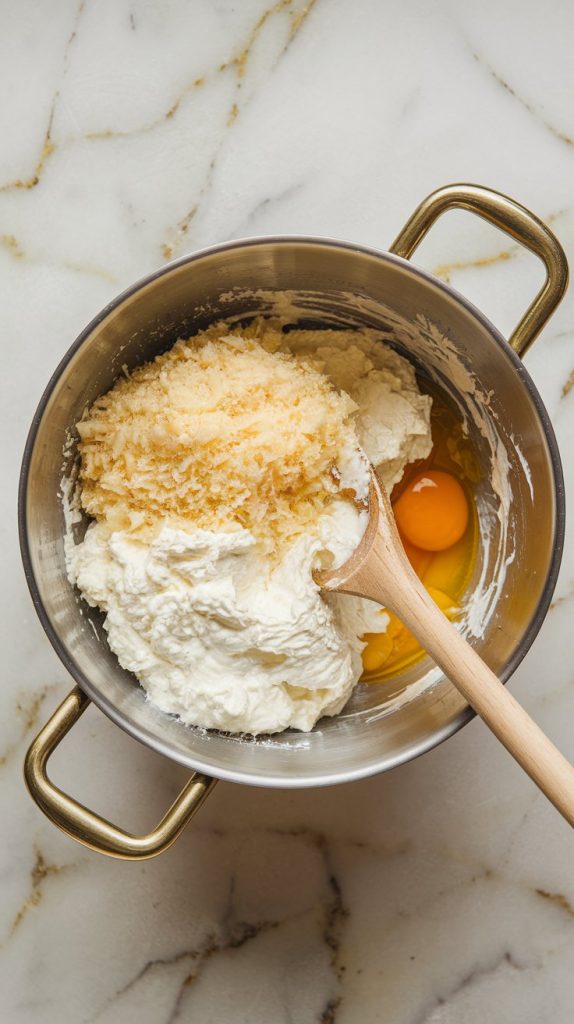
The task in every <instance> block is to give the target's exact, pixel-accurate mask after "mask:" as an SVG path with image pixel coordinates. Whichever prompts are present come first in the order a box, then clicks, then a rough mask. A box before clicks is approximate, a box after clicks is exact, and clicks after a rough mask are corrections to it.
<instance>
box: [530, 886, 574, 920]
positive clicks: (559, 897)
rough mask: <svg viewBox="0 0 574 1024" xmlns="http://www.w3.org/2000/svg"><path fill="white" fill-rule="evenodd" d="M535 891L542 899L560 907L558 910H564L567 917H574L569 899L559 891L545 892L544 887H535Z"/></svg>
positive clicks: (573, 907)
mask: <svg viewBox="0 0 574 1024" xmlns="http://www.w3.org/2000/svg"><path fill="white" fill-rule="evenodd" d="M535 891H536V894H537V895H538V896H541V897H542V899H543V900H548V902H549V903H553V904H554V906H555V907H560V910H564V911H565V913H566V914H568V916H569V917H574V906H572V904H571V902H570V900H569V899H567V897H566V896H564V895H563V894H562V893H561V892H547V890H546V889H536V890H535Z"/></svg>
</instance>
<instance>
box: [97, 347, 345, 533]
mask: <svg viewBox="0 0 574 1024" xmlns="http://www.w3.org/2000/svg"><path fill="white" fill-rule="evenodd" d="M226 331H227V333H226ZM281 337H282V336H281V334H280V333H279V332H277V331H273V330H270V331H269V332H267V333H266V332H265V330H263V331H262V330H255V331H252V332H251V336H250V335H249V332H246V331H245V330H243V331H242V332H241V333H239V332H238V333H233V332H231V333H228V329H225V328H220V329H219V331H217V330H214V329H213V328H210V330H209V331H206V332H204V333H203V334H200V335H197V336H196V337H194V338H191V339H189V340H187V341H178V342H177V343H176V344H175V346H174V347H173V348H172V349H171V350H170V351H168V352H166V353H164V354H163V355H160V356H158V357H157V358H156V359H155V360H154V361H153V362H151V363H148V364H146V365H144V366H142V367H140V368H138V369H136V370H135V371H134V372H133V373H132V374H131V375H130V376H129V377H127V378H123V379H120V380H119V381H118V382H117V383H116V384H115V385H114V387H113V388H112V389H111V390H110V391H109V392H108V393H107V394H105V395H103V396H102V397H100V398H98V399H97V400H96V402H94V404H93V405H92V406H91V408H90V409H89V410H88V411H87V412H86V414H85V415H84V417H83V418H82V420H81V421H80V422H79V423H78V424H77V429H78V432H79V435H80V444H79V450H80V455H81V473H80V479H81V485H82V491H81V502H82V505H83V507H84V509H85V510H86V512H88V513H89V514H90V515H92V516H94V517H95V518H96V519H98V520H100V521H105V522H106V523H107V524H108V525H109V527H110V529H112V530H119V529H134V530H142V529H146V528H148V527H152V528H153V527H157V525H158V524H159V523H160V522H161V523H165V521H166V520H167V521H170V522H171V523H174V524H176V525H182V526H184V527H185V526H187V527H188V528H189V526H190V525H191V526H193V527H194V528H204V529H210V530H218V529H230V528H231V529H233V527H234V524H236V525H239V526H242V527H244V528H246V529H248V530H250V531H252V533H253V534H254V536H255V537H256V538H257V540H259V541H261V542H262V543H263V544H264V546H265V547H266V548H268V549H273V548H277V547H278V546H280V547H283V546H284V545H285V544H286V543H290V542H291V541H293V540H294V539H295V538H296V537H297V536H299V535H300V534H301V533H302V532H304V531H306V529H308V528H309V527H310V525H311V524H314V523H316V521H317V518H318V516H319V515H320V514H321V513H322V512H323V511H325V510H326V509H327V507H328V506H329V504H330V503H331V501H332V500H333V495H334V494H335V493H336V492H337V490H338V476H337V460H338V457H339V456H340V453H341V452H343V451H347V452H348V451H349V450H353V449H355V448H356V446H357V436H356V433H355V427H354V425H353V418H352V414H353V413H354V412H355V410H356V405H355V403H354V402H353V401H352V399H350V398H349V396H348V395H347V394H345V393H340V392H338V391H337V390H336V389H335V388H334V386H333V385H332V384H331V383H330V381H329V380H328V379H327V378H326V377H325V376H324V375H323V374H322V373H321V372H320V370H319V368H318V366H316V365H314V364H313V361H312V359H310V358H309V357H307V358H301V357H295V356H294V355H292V354H291V353H286V352H278V351H277V348H278V345H279V344H280V343H281Z"/></svg>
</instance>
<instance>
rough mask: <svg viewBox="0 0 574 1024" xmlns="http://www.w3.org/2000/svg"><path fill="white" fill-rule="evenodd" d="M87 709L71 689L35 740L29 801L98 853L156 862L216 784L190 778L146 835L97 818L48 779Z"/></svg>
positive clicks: (27, 766) (28, 769)
mask: <svg viewBox="0 0 574 1024" xmlns="http://www.w3.org/2000/svg"><path fill="white" fill-rule="evenodd" d="M89 704H90V700H89V698H88V697H86V695H85V694H84V693H83V692H82V690H80V689H79V687H77V686H75V687H74V689H73V690H72V691H71V692H70V693H69V694H68V696H67V697H66V699H65V700H64V701H62V703H61V704H60V706H59V708H57V709H56V711H55V712H54V714H53V715H52V717H51V718H50V719H49V721H48V722H46V725H45V726H44V728H43V729H42V730H41V732H39V733H38V735H37V736H36V739H35V740H34V742H33V743H32V744H31V746H30V749H29V750H28V753H27V754H26V759H25V761H24V777H25V779H26V785H27V786H28V789H29V791H30V795H31V796H32V798H33V799H34V800H35V801H36V803H37V804H38V807H39V808H40V809H41V810H42V811H43V812H44V814H45V815H46V816H47V817H48V818H50V820H51V821H53V822H54V824H55V825H57V826H58V828H61V829H62V831H63V832H66V833H67V835H69V836H71V838H72V839H76V840H77V841H78V842H79V843H83V844H84V846H88V847H89V848H90V849H91V850H95V851H96V852H97V853H105V854H107V856H108V857H118V858H120V859H122V860H147V859H149V858H150V857H157V855H158V854H159V853H163V851H164V850H167V849H168V847H170V846H171V844H172V843H173V842H175V840H176V839H177V837H178V836H179V835H180V833H181V832H183V830H184V828H185V827H186V825H187V824H188V822H189V821H190V820H191V818H192V817H193V815H194V814H195V812H196V811H197V810H199V808H200V807H201V805H202V803H203V801H204V800H205V798H206V796H207V794H208V793H209V792H210V790H211V789H212V788H213V786H214V785H215V783H216V781H217V780H216V779H210V778H209V777H208V776H207V775H199V774H197V773H196V774H195V775H192V777H191V779H190V780H189V782H187V783H186V785H185V786H184V787H183V789H182V791H181V793H180V794H179V796H178V797H177V798H176V799H175V800H174V802H173V804H172V805H171V807H170V808H169V810H168V812H167V814H165V815H164V817H163V818H162V819H161V821H160V823H159V825H157V826H156V828H154V829H153V831H152V832H149V833H148V834H147V835H143V836H136V835H132V834H131V833H130V832H124V831H123V830H122V829H121V828H118V827H117V826H116V825H112V824H111V822H109V821H106V819H105V818H100V817H99V816H98V815H97V814H94V812H93V811H90V810H88V808H87V807H84V806H83V804H80V803H78V801H77V800H74V799H73V797H71V796H68V795H67V794H66V793H63V792H62V790H61V789H58V787H57V786H55V785H54V783H53V782H50V779H49V778H48V775H47V773H46V766H47V763H48V759H49V757H50V755H51V754H52V753H53V751H54V750H55V749H56V747H57V746H58V744H59V743H60V742H61V740H63V738H64V736H65V735H66V733H68V732H69V731H70V729H71V728H72V726H73V725H75V724H76V722H77V721H78V719H79V718H80V715H82V714H83V713H84V711H85V710H86V708H87V707H88V705H89Z"/></svg>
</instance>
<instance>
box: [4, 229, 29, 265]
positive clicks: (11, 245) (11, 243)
mask: <svg viewBox="0 0 574 1024" xmlns="http://www.w3.org/2000/svg"><path fill="white" fill-rule="evenodd" d="M0 245H1V246H2V248H3V249H7V250H8V252H9V253H10V255H11V256H13V257H14V259H15V260H21V259H23V258H24V250H23V249H22V246H21V245H20V243H19V241H18V239H17V238H16V237H15V235H0Z"/></svg>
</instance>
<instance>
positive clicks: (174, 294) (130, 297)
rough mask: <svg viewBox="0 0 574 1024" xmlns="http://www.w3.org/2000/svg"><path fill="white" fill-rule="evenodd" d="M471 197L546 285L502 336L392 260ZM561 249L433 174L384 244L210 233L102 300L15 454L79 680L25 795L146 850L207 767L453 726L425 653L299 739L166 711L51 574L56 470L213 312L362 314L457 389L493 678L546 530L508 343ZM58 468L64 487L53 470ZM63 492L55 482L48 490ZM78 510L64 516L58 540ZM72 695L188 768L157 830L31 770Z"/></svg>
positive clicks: (523, 329) (527, 337)
mask: <svg viewBox="0 0 574 1024" xmlns="http://www.w3.org/2000/svg"><path fill="white" fill-rule="evenodd" d="M455 207H456V208H462V209H465V210H468V211H472V212H474V213H476V214H478V215H480V216H482V217H484V218H486V219H487V220H489V221H490V222H491V223H493V224H495V225H497V226H498V227H500V228H502V229H503V230H505V231H506V232H507V233H509V234H510V235H511V236H512V237H513V238H514V239H515V240H517V241H518V242H520V243H522V244H523V245H525V246H527V247H528V248H529V249H531V250H532V251H533V252H534V253H536V254H537V255H538V256H539V257H540V258H541V260H542V261H543V263H544V264H545V268H546V280H545V283H544V286H543V287H542V289H541V291H540V293H539V294H538V295H537V297H536V298H535V300H534V301H533V303H532V305H531V306H530V308H529V309H528V311H527V312H526V314H525V315H524V317H523V319H522V321H521V322H520V324H519V325H518V327H517V328H516V330H515V331H514V333H513V335H512V336H511V337H510V339H509V341H506V340H505V339H504V338H503V337H502V335H501V334H500V332H499V331H498V330H497V329H496V328H495V327H494V326H493V325H492V324H491V323H490V322H489V321H488V320H487V319H486V317H485V316H484V315H483V314H482V313H481V312H480V311H479V310H477V309H476V308H475V307H474V306H472V305H471V304H470V303H469V302H468V301H467V300H466V299H464V298H463V297H462V296H461V295H459V294H458V293H457V292H455V291H454V290H453V289H452V288H450V287H448V286H447V285H446V284H444V283H443V282H442V281H440V280H437V279H436V278H435V277H433V276H432V275H430V274H428V273H425V272H424V271H422V270H420V269H418V268H417V267H415V266H413V265H412V264H411V263H410V262H409V257H410V256H411V254H412V252H413V251H414V249H415V247H416V246H417V244H418V243H419V241H420V240H421V239H422V237H423V236H424V235H425V234H426V232H427V230H428V229H429V227H430V226H431V224H432V223H433V221H434V220H435V219H436V218H437V217H438V216H439V215H440V214H442V213H443V212H444V211H445V210H448V209H451V208H455ZM567 276H568V271H567V264H566V260H565V256H564V253H563V251H562V249H561V247H560V245H559V243H558V242H557V240H556V239H555V237H554V236H553V234H552V233H551V232H550V231H549V230H548V228H547V227H546V226H545V225H544V224H543V223H542V222H541V221H540V220H538V218H536V217H535V216H534V215H533V214H531V213H529V212H528V211H527V210H525V209H524V208H523V207H522V206H519V205H518V204H517V203H515V202H513V201H512V200H511V199H508V198H507V197H505V196H502V195H500V194H499V193H496V192H493V191H491V190H488V189H484V188H481V187H479V186H475V185H451V186H448V187H446V188H443V189H439V190H438V191H437V192H434V193H433V194H432V195H430V196H429V197H428V198H427V199H426V200H424V202H423V203H422V204H421V205H420V206H419V207H418V209H417V210H416V211H415V213H414V214H413V216H412V217H411V219H410V220H409V221H408V223H407V224H406V226H405V227H404V229H403V231H402V232H401V233H400V235H399V236H398V238H397V239H396V241H395V242H394V244H393V245H392V246H391V249H390V251H389V252H380V251H376V250H373V249H368V248H365V247H362V246H359V245H354V244H349V243H346V242H341V241H337V240H333V239H327V238H310V237H291V236H281V237H264V238H249V239H244V240H241V241H235V242H230V243H226V244H223V245H217V246H214V247H213V248H209V249H205V250H203V251H201V252H196V253H194V254H192V255H190V256H186V257H184V258H183V259H180V260H177V261H176V262H174V263H171V264H169V265H168V266H165V267H163V268H162V269H161V270H158V271H157V272H156V273H154V274H152V275H150V276H149V277H146V278H145V279H144V280H142V281H140V282H138V283H137V284H135V285H134V286H133V287H131V288H129V289H128V290H127V291H125V292H124V293H123V294H122V295H120V296H119V297H118V298H117V299H115V300H114V301H113V302H111V303H110V304H109V305H108V306H107V307H106V308H105V309H104V310H102V312H101V313H100V314H99V315H98V316H97V317H96V318H95V319H94V320H93V321H92V323H91V324H89V326H88V327H87V328H86V329H85V331H83V332H82V334H81V335H80V337H79V338H78V339H77V341H76V342H75V343H74V344H73V345H72V347H71V348H70V350H69V352H68V353H67V354H66V356H65V357H64V359H63V360H62V362H61V363H60V365H59V366H58V368H57V369H56V371H55V373H54V375H53V377H52V379H51V380H50V382H49V384H48V386H47V388H46V391H45V393H44V395H43V397H42V400H41V402H40V405H39V407H38V410H37V412H36V414H35V416H34V420H33V423H32V426H31V430H30V434H29V437H28V441H27V444H26V450H25V454H24V460H23V466H22V475H21V486H20V507H19V515H20V536H21V546H22V555H23V561H24V567H25V571H26V576H27V580H28V584H29V587H30V591H31V594H32V599H33V601H34V604H35V607H36V611H37V613H38V615H39V617H40V619H41V621H42V624H43V626H44V628H45V630H46V632H47V634H48V637H49V639H50V641H51V642H52V644H53V646H54V648H55V649H56V651H57V653H58V655H59V657H60V658H61V660H62V662H63V663H64V665H65V666H66V668H67V669H68V671H69V672H70V674H71V675H72V676H73V678H74V679H75V681H76V683H77V684H78V685H77V686H76V687H75V688H74V689H73V690H72V692H71V693H70V694H69V695H68V697H67V698H66V699H65V701H64V702H63V703H62V704H61V706H60V707H59V708H58V710H57V711H56V712H55V714H54V715H53V717H52V718H51V719H50V721H49V722H48V723H47V725H46V726H45V727H44V728H43V729H42V731H41V732H40V734H39V735H38V737H37V738H36V739H35V741H34V742H33V743H32V745H31V747H30V750H29V751H28V754H27V757H26V762H25V775H26V781H27V784H28V787H29V790H30V792H31V794H32V796H33V798H34V799H35V800H36V802H37V803H38V804H39V806H40V807H41V808H42V810H43V811H44V812H45V813H46V814H47V815H48V817H50V818H51V819H52V821H54V822H55V823H56V824H57V825H58V826H59V827H61V828H62V829H63V830H64V831H65V832H67V833H68V834H69V835H70V836H73V837H74V838H75V839H77V840H79V841H80V842H82V843H84V844H86V845H87V846H90V847H91V848H93V849H96V850H99V851H101V852H103V853H107V854H110V855H112V856H117V857H123V858H126V859H130V858H134V859H135V858H142V857H151V856H154V855H155V854H157V853H159V852H161V851H162V850H163V849H165V848H167V847H168V846H169V845H170V844H171V843H172V842H173V840H174V839H175V838H176V836H177V835H178V834H179V833H180V832H181V830H182V829H183V827H184V826H185V825H186V824H187V822H188V821H189V819H190V818H191V816H192V814H193V813H194V812H195V811H196V810H197V808H198V807H199V805H200V803H201V802H202V800H203V799H204V797H205V796H206V794H207V793H208V791H209V789H210V787H211V786H212V785H213V783H214V781H215V780H216V779H226V780H229V781H233V782H243V783H251V784H254V785H262V786H275V787H284V788H289V787H302V786H320V785H328V784H332V783H340V782H348V781H349V780H353V779H359V778H362V777H364V776H368V775H372V774H374V773H376V772H381V771H386V770H388V769H390V768H393V767H394V766H396V765H399V764H402V763H403V762H405V761H409V760H411V759H412V758H414V757H417V756H418V755H419V754H422V753H423V752H424V751H426V750H429V749H430V748H431V747H434V746H436V744H438V743H440V742H442V740H444V739H446V738H447V737H448V736H451V735H452V734H453V733H454V732H455V731H456V730H457V729H459V728H460V727H461V726H462V725H464V724H465V722H467V721H468V720H469V719H470V717H471V715H472V711H471V709H470V708H469V707H468V706H466V705H465V704H464V701H463V699H462V698H461V697H460V695H459V694H458V692H457V691H456V690H455V689H454V687H453V686H452V685H451V684H450V683H449V682H448V680H446V679H445V678H444V677H442V676H441V675H440V673H439V672H438V670H437V669H436V667H434V666H433V665H432V664H431V663H430V662H429V661H428V659H426V660H423V661H421V662H420V663H419V664H418V665H417V666H415V667H414V668H411V669H410V670H409V672H407V673H406V674H403V675H402V676H398V677H397V678H396V679H394V680H393V681H392V682H391V683H389V682H386V683H384V684H383V683H381V684H379V685H368V686H367V685H363V686H359V687H358V688H357V690H356V692H355V695H354V696H353V698H352V699H351V701H350V703H349V705H348V707H347V708H346V709H345V710H344V712H343V713H342V714H340V715H338V716H337V717H335V718H325V719H322V720H321V721H320V722H319V723H318V724H317V726H316V727H315V729H314V730H313V731H312V732H311V733H308V734H306V733H305V734H304V733H298V732H295V731H287V732H284V733H280V734H278V735H274V736H266V737H259V738H253V737H238V736H231V735H226V734H223V733H218V732H206V731H202V730H199V729H194V728H189V727H186V726H184V725H183V724H182V723H181V722H179V721H178V720H176V719H175V718H172V717H169V716H168V715H166V714H164V713H162V712H161V711H159V710H157V709H156V708H155V707H154V706H153V705H152V704H150V703H149V702H147V701H146V699H145V693H144V691H143V689H142V688H141V687H140V686H139V685H138V684H137V682H136V680H135V679H134V677H133V676H131V675H130V674H129V673H127V672H125V671H124V670H123V669H122V668H121V667H120V665H119V663H118V661H117V660H116V657H115V655H114V654H112V653H111V652H110V650H109V648H108V646H107V643H106V638H105V632H104V630H103V627H102V616H101V614H100V613H99V612H98V611H95V610H90V609H88V607H87V606H86V605H85V603H84V602H83V601H81V599H80V598H79V595H78V593H77V592H76V591H75V590H74V588H73V587H72V586H71V585H70V583H69V582H68V578H67V575H66V567H65V552H64V536H65V530H66V523H65V493H66V491H67V489H68V485H67V484H66V480H71V481H72V482H73V479H74V471H75V467H76V466H77V459H76V455H75V450H74V438H75V436H76V435H75V433H74V424H75V423H76V422H77V420H78V419H79V418H80V417H81V415H82V412H83V411H84V409H85V408H86V406H87V405H89V404H90V403H91V402H92V401H93V400H94V399H95V398H96V397H97V396H98V395H100V394H102V393H103V392H105V391H107V390H108V389H109V387H110V386H111V385H112V384H113V382H114V380H115V378H116V377H117V375H118V374H119V373H120V372H121V369H122V367H125V366H126V365H127V367H128V368H132V367H134V366H136V365H137V364H139V363H141V362H143V361H146V360H148V359H150V358H152V357H153V356H154V355H156V354H157V353H158V352H160V351H162V350H165V349H166V348H168V347H169V346H170V345H172V344H173V342H174V341H175V340H176V339H177V338H178V337H187V336H189V335H191V334H193V333H195V332H196V331H198V330H201V329H203V328H205V327H206V326H207V325H208V324H209V323H212V322H213V321H214V320H216V319H220V318H225V319H227V320H230V321H234V322H241V321H242V320H247V319H248V318H250V317H253V316H254V315H255V314H260V313H263V314H278V315H281V316H282V317H283V319H284V320H287V321H289V322H291V323H298V324H299V325H308V326H318V325H320V326H326V325H329V326H332V327H335V328H338V327H349V326H351V327H352V326H365V325H367V326H369V327H372V328H375V329H376V330H377V332H378V333H379V335H380V337H381V338H382V339H384V340H389V341H391V343H392V344H394V345H395V346H396V347H397V348H398V350H399V351H401V352H402V353H404V354H405V355H406V356H407V357H408V358H409V359H411V360H412V361H413V362H414V363H415V365H416V366H417V368H418V370H419V372H420V374H421V381H422V383H423V386H424V379H425V378H426V379H427V380H429V381H432V383H433V386H434V387H438V388H439V389H440V390H441V391H443V392H444V394H445V395H446V396H447V397H448V398H449V401H451V402H454V403H456V405H457V406H458V408H459V410H460V414H461V417H463V418H464V420H465V422H466V427H467V430H468V432H469V433H470V435H471V437H472V441H473V444H474V447H475V450H476V452H477V454H478V458H479V461H480V464H481V466H482V472H481V478H480V480H479V481H477V484H476V494H475V498H476V505H477V508H478V511H479V519H480V531H481V537H482V543H481V545H480V551H479V555H478V558H477V564H476V570H475V577H474V579H473V581H472V583H471V585H470V588H469V597H468V602H467V604H466V607H465V614H464V616H463V620H462V624H461V628H463V629H464V630H465V632H466V633H467V634H468V635H469V637H471V638H473V643H474V644H475V645H476V648H477V649H478V651H479V652H480V654H481V655H482V656H483V658H484V659H485V660H486V661H487V663H488V664H489V665H490V666H491V668H492V669H493V670H494V671H495V672H496V673H497V674H498V675H499V676H500V678H501V679H503V680H506V679H508V677H509V676H510V675H511V673H512V672H513V671H514V669H515V668H516V666H517V665H518V664H519V662H520V660H521V659H522V658H523V657H524V655H525V653H526V651H527V650H528V648H529V647H530V645H531V643H532V641H533V639H534V637H535V636H536V633H537V632H538V630H539V628H540V625H541V623H542V621H543V619H544V615H545V613H546V611H547V608H548V605H549V602H550V598H551V595H552V592H553V588H554V584H555V581H556V576H557V572H558V567H559V562H560V557H561V549H562V540H563V529H564V495H563V482H562V476H561V469H560V459H559V455H558V451H557V447H556V441H555V438H554V434H553V431H552V427H551V425H550V422H549V419H548V415H547V413H546V411H545V409H544V406H543V404H542V402H541V400H540V397H539V395H538V393H537V391H536V389H535V387H534V385H533V383H532V381H531V379H530V377H529V375H528V373H527V372H526V370H525V369H524V366H523V364H522V361H521V359H520V356H521V355H522V354H523V353H524V351H525V350H526V348H527V347H528V345H529V344H530V343H531V342H532V341H533V340H534V338H535V337H536V335H537V334H538V332H539V331H540V330H541V328H542V327H543V326H544V324H545V323H546V321H547V320H548V318H549V317H550V315H551V314H552V312H553V310H554V309H555V307H556V306H557V304H558V302H559V301H560V299H561V297H562V295H563V292H564V290H565V287H566V283H567ZM62 481H63V482H62ZM62 492H64V497H63V494H62ZM85 525H86V524H85V523H84V524H82V523H78V524H76V526H75V527H74V530H75V533H76V537H78V536H80V535H81V533H82V530H84V529H85ZM90 700H92V701H94V703H95V704H97V705H98V707H99V708H101V710H102V711H103V712H104V713H105V714H106V715H108V716H109V717H110V718H111V719H112V720H113V721H114V722H116V723H117V724H118V725H119V726H121V728H122V729H125V730H126V732H128V733H129V734H130V735H132V736H134V737H136V738H137V739H139V740H141V741H142V742H143V743H145V744H147V745H148V746H150V747H152V748H154V749H155V750H157V751H160V752H161V753H162V754H165V755H166V756H167V757H169V758H172V759H173V760H174V761H178V762H180V763H181V764H184V765H187V766H188V767H189V768H191V769H193V771H194V773H195V774H194V775H193V776H192V778H191V779H190V781H189V782H188V784H187V785H186V787H185V788H184V790H183V791H182V793H181V794H180V795H179V797H178V798H177V800H176V801H175V803H174V804H173V806H172V807H171V808H170V809H169V811H168V812H167V814H166V816H165V817H164V818H163V820H162V821H161V822H160V824H159V825H158V827H157V828H156V829H155V830H154V831H153V832H151V833H150V834H149V835H144V836H134V835H131V834H129V833H126V832H125V831H123V830H122V829H121V828H118V827H117V826H114V825H112V824H111V823H110V822H107V821H105V820H104V819H102V818H100V817H98V816H97V815H95V814H94V813H93V812H92V811H90V810H88V809H87V808H85V807H83V806H82V805H81V804H79V803H78V802H77V801H75V800H74V799H73V798H72V797H71V796H69V795H67V794H65V793H64V792H62V791H61V790H59V789H58V788H57V787H56V786H55V785H54V784H53V783H52V782H51V781H50V780H49V778H48V776H47V773H46V764H47V761H48V758H49V756H50V754H51V752H52V750H53V749H54V748H55V746H56V745H57V743H59V742H60V740H61V739H62V737H63V736H64V735H65V733H66V732H67V731H68V730H69V728H70V727H71V726H72V725H73V724H74V722H75V721H76V720H77V719H78V717H79V715H80V714H81V713H82V712H83V710H84V709H85V707H86V706H87V705H88V704H89V702H90Z"/></svg>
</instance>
